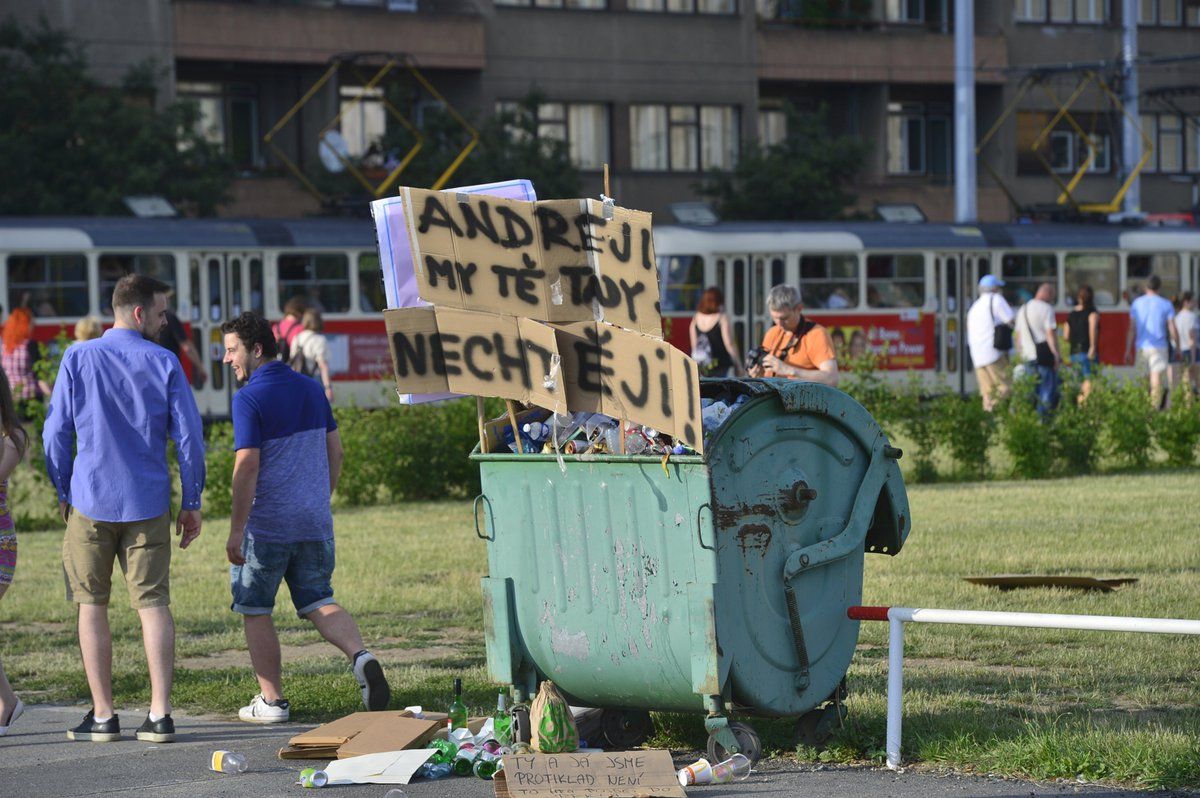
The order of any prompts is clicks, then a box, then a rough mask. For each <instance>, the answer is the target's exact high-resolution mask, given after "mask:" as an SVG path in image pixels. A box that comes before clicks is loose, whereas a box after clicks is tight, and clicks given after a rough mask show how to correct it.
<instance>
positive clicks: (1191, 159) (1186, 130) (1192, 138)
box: [1183, 116, 1200, 173]
mask: <svg viewBox="0 0 1200 798" xmlns="http://www.w3.org/2000/svg"><path fill="white" fill-rule="evenodd" d="M1183 145H1184V148H1185V149H1186V150H1187V170H1188V171H1189V172H1193V173H1194V172H1200V117H1196V116H1189V117H1188V118H1187V119H1186V120H1184V126H1183Z"/></svg>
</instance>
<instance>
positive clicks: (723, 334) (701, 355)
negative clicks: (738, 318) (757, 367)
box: [688, 288, 746, 377]
mask: <svg viewBox="0 0 1200 798" xmlns="http://www.w3.org/2000/svg"><path fill="white" fill-rule="evenodd" d="M688 337H689V338H690V340H691V345H692V359H693V360H695V361H696V366H697V367H698V368H699V369H700V373H701V374H703V375H704V376H706V377H729V376H738V377H744V376H746V369H745V368H743V366H742V362H741V358H740V357H734V352H736V351H737V347H736V346H735V345H734V343H733V334H732V332H731V331H730V324H729V314H727V313H726V312H725V295H724V294H722V293H721V289H719V288H706V289H704V293H703V294H701V295H700V303H699V304H698V305H697V306H696V315H694V316H692V323H691V324H690V325H689V326H688Z"/></svg>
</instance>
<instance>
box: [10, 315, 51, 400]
mask: <svg viewBox="0 0 1200 798" xmlns="http://www.w3.org/2000/svg"><path fill="white" fill-rule="evenodd" d="M0 339H2V340H3V341H4V354H3V366H4V374H5V376H7V377H8V384H9V385H10V386H11V387H12V392H13V397H14V398H16V399H40V398H41V397H43V396H45V395H46V394H48V393H50V386H49V385H47V384H46V383H45V382H44V381H42V380H39V379H38V378H37V375H36V374H35V373H34V370H33V365H34V364H35V363H37V361H38V360H39V358H40V357H41V350H40V348H39V347H38V343H37V341H35V340H33V312H32V311H30V310H29V308H27V307H19V308H13V312H12V313H10V314H9V316H8V318H7V319H5V320H4V327H3V329H2V330H0Z"/></svg>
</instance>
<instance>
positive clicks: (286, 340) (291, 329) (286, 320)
mask: <svg viewBox="0 0 1200 798" xmlns="http://www.w3.org/2000/svg"><path fill="white" fill-rule="evenodd" d="M306 310H308V300H307V299H305V298H304V297H303V296H301V295H300V294H296V295H295V296H294V297H292V298H291V299H289V300H288V301H287V302H285V303H284V305H283V318H282V319H280V320H279V321H278V322H277V323H276V324H275V325H274V326H273V327H271V331H272V332H273V333H274V334H275V348H276V350H277V351H278V352H279V359H280V360H282V361H283V362H284V363H290V362H292V342H293V341H295V340H296V336H297V335H299V334H300V333H301V332H303V330H304V311H306Z"/></svg>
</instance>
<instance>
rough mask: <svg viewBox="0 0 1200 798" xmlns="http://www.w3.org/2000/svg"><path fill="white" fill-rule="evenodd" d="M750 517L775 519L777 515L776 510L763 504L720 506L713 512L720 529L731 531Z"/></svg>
mask: <svg viewBox="0 0 1200 798" xmlns="http://www.w3.org/2000/svg"><path fill="white" fill-rule="evenodd" d="M748 515H758V516H766V517H767V518H774V517H775V515H776V510H775V508H774V507H773V506H772V505H770V504H767V503H766V502H762V503H759V504H747V503H745V502H743V503H742V504H741V505H740V506H739V505H729V504H718V505H716V507H715V509H714V510H713V519H714V520H715V521H716V522H717V528H718V529H730V528H732V527H735V526H737V525H738V524H739V523H740V522H741V520H742V519H743V518H745V517H746V516H748Z"/></svg>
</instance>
